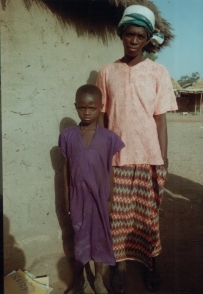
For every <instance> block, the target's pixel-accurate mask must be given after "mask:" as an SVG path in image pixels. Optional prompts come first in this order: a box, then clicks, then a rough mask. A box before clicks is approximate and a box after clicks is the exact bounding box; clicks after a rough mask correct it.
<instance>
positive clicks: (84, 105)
mask: <svg viewBox="0 0 203 294" xmlns="http://www.w3.org/2000/svg"><path fill="white" fill-rule="evenodd" d="M102 107H103V104H102V101H101V99H99V97H98V96H94V95H91V94H82V95H80V97H78V98H77V100H76V103H75V108H76V110H77V112H78V116H79V118H80V119H81V122H82V123H83V124H85V125H90V124H92V123H93V122H96V121H97V118H98V116H99V113H100V112H101V110H102Z"/></svg>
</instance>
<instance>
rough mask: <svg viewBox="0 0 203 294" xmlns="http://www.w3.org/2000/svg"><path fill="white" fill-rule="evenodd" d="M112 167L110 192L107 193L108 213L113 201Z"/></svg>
mask: <svg viewBox="0 0 203 294" xmlns="http://www.w3.org/2000/svg"><path fill="white" fill-rule="evenodd" d="M113 175H114V174H113V168H111V172H110V193H109V199H108V212H109V215H110V213H111V205H112V202H113Z"/></svg>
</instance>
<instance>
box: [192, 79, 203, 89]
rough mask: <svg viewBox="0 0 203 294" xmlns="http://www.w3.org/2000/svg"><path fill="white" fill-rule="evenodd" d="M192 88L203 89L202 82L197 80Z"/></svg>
mask: <svg viewBox="0 0 203 294" xmlns="http://www.w3.org/2000/svg"><path fill="white" fill-rule="evenodd" d="M192 87H193V88H203V80H201V79H199V80H197V81H196V83H195V84H194V85H193V86H192Z"/></svg>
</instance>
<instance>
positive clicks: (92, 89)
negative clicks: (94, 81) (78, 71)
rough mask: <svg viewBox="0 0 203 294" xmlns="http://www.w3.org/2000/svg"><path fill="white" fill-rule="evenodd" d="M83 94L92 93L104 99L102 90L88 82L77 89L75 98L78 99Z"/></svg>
mask: <svg viewBox="0 0 203 294" xmlns="http://www.w3.org/2000/svg"><path fill="white" fill-rule="evenodd" d="M82 94H90V95H92V96H97V97H98V98H99V99H100V100H102V92H101V90H100V89H99V88H98V87H97V86H94V85H91V84H86V85H83V86H81V87H79V88H78V89H77V91H76V95H75V100H77V99H78V98H79V97H80V96H81V95H82Z"/></svg>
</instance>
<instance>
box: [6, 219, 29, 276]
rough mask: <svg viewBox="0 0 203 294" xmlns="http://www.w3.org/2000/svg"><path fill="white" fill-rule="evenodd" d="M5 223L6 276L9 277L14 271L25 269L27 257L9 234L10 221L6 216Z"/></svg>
mask: <svg viewBox="0 0 203 294" xmlns="http://www.w3.org/2000/svg"><path fill="white" fill-rule="evenodd" d="M3 217H4V222H3V232H4V236H3V239H4V275H7V274H8V273H10V272H11V271H12V270H16V271H17V270H18V269H19V268H20V269H22V270H24V269H25V263H26V260H25V255H24V253H23V251H22V250H21V249H19V248H18V247H16V242H15V239H14V237H13V236H12V235H10V234H9V231H10V221H9V219H8V217H7V216H6V215H4V216H3Z"/></svg>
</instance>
